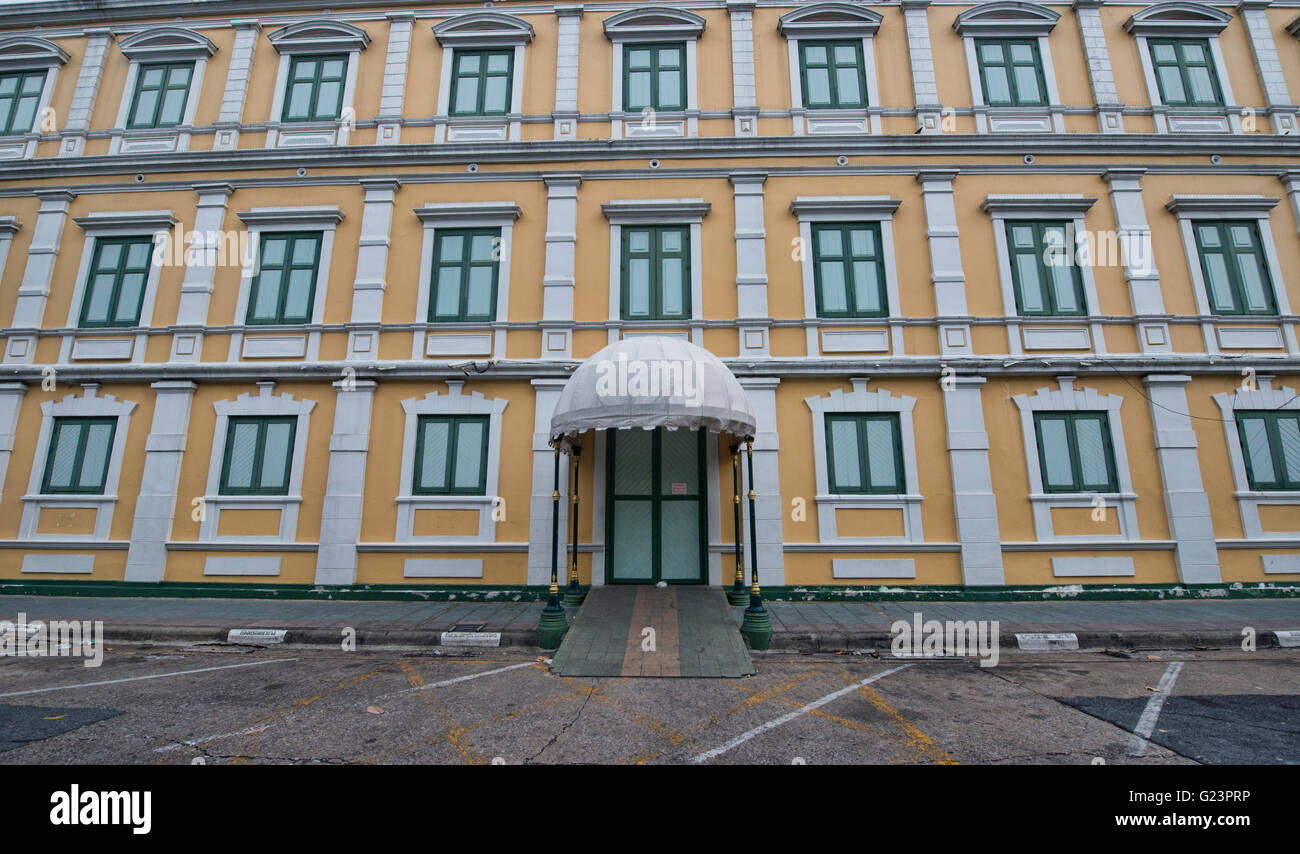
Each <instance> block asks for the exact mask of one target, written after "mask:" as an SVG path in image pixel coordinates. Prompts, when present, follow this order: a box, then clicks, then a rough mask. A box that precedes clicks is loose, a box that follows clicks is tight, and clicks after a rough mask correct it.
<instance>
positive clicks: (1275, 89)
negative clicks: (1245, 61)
mask: <svg viewBox="0 0 1300 854" xmlns="http://www.w3.org/2000/svg"><path fill="white" fill-rule="evenodd" d="M1271 2H1272V0H1241V2H1239V3H1238V4H1237V14H1239V15H1241V20H1242V22H1243V23H1244V24H1245V25H1246V37H1247V39H1248V40H1249V41H1250V54H1251V56H1252V57H1254V59H1255V72H1256V73H1257V74H1258V75H1259V85H1260V88H1261V89H1263V90H1264V100H1265V103H1266V104H1267V105H1268V118H1269V122H1270V123H1271V124H1272V128H1273V133H1278V134H1294V133H1296V132H1297V126H1296V106H1295V104H1293V103H1291V95H1290V93H1289V92H1288V91H1287V87H1286V75H1284V74H1283V73H1282V61H1281V59H1280V58H1279V57H1278V55H1277V43H1276V42H1274V41H1273V31H1272V29H1270V27H1269V23H1268V15H1267V9H1268V7H1269V5H1270V3H1271Z"/></svg>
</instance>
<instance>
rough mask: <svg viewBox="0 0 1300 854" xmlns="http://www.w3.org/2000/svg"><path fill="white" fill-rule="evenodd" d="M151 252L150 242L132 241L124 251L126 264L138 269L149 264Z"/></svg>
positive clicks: (151, 245)
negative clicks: (125, 251)
mask: <svg viewBox="0 0 1300 854" xmlns="http://www.w3.org/2000/svg"><path fill="white" fill-rule="evenodd" d="M152 254H153V244H152V243H132V244H131V247H130V248H129V249H128V250H127V253H126V266H127V267H129V268H131V269H134V270H139V269H140V268H141V267H147V266H149V256H150V255H152Z"/></svg>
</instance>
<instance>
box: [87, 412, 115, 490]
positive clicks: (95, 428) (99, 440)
mask: <svg viewBox="0 0 1300 854" xmlns="http://www.w3.org/2000/svg"><path fill="white" fill-rule="evenodd" d="M86 430H87V434H86V452H85V454H84V455H83V456H82V458H81V484H80V485H81V486H82V487H91V486H99V484H100V483H101V482H103V480H104V473H105V471H106V470H107V469H108V451H109V442H110V441H112V438H113V426H112V425H111V424H91V425H89V426H88V427H87V428H86Z"/></svg>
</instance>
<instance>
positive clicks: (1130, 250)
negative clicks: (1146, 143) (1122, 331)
mask: <svg viewBox="0 0 1300 854" xmlns="http://www.w3.org/2000/svg"><path fill="white" fill-rule="evenodd" d="M1145 172H1146V170H1145V169H1141V168H1133V169H1127V168H1125V169H1111V170H1108V171H1106V172H1105V173H1103V174H1102V177H1103V178H1104V179H1105V180H1106V183H1107V184H1109V185H1110V204H1111V207H1112V208H1114V210H1115V227H1116V229H1117V230H1118V232H1119V242H1120V250H1121V254H1122V258H1123V261H1124V281H1126V282H1128V291H1129V299H1130V301H1131V302H1132V304H1133V313H1134V314H1135V315H1137V316H1138V346H1139V347H1140V348H1141V350H1142V352H1143V353H1172V352H1173V342H1172V341H1171V340H1170V337H1169V324H1168V323H1165V322H1164V321H1159V320H1154V321H1153V320H1144V319H1142V318H1143V316H1148V317H1149V316H1152V315H1160V314H1164V313H1165V301H1164V296H1163V295H1162V294H1161V293H1160V271H1159V270H1157V269H1156V259H1155V253H1154V251H1153V247H1152V244H1151V229H1150V227H1149V226H1148V225H1147V214H1146V208H1144V207H1143V206H1142V185H1141V181H1142V175H1143V174H1144V173H1145Z"/></svg>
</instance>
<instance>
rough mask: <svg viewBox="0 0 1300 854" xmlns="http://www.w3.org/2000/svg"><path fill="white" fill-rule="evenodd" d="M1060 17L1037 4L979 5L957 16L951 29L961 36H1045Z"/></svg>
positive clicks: (1006, 3)
mask: <svg viewBox="0 0 1300 854" xmlns="http://www.w3.org/2000/svg"><path fill="white" fill-rule="evenodd" d="M1060 17H1061V14H1060V13H1059V12H1053V11H1052V10H1051V9H1048V8H1047V7H1046V6H1040V5H1038V4H1037V3H1019V2H1014V0H1012V2H1000V3H981V4H980V5H978V6H975V7H972V8H970V9H967V10H966V11H965V12H962V13H961V14H960V15H958V16H957V20H955V21H953V22H952V28H953V29H954V30H956V31H957V33H958V35H963V36H1045V35H1047V34H1048V33H1050V32H1051V31H1052V28H1053V27H1055V26H1056V21H1057V19H1059V18H1060Z"/></svg>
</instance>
